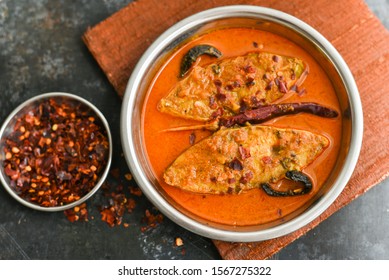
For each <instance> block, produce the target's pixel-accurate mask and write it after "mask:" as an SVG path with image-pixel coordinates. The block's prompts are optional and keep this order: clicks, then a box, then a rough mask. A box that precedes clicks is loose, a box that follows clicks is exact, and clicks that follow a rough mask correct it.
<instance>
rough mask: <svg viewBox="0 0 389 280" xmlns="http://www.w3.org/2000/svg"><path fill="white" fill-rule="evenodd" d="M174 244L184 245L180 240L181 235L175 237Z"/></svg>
mask: <svg viewBox="0 0 389 280" xmlns="http://www.w3.org/2000/svg"><path fill="white" fill-rule="evenodd" d="M175 244H176V246H177V247H181V246H183V245H184V241H183V240H182V238H181V237H176V239H175Z"/></svg>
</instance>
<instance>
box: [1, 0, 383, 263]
mask: <svg viewBox="0 0 389 280" xmlns="http://www.w3.org/2000/svg"><path fill="white" fill-rule="evenodd" d="M129 2H131V1H128V0H127V1H125V0H96V1H87V0H83V1H81V0H78V1H65V0H62V1H49V0H36V1H22V0H0V97H1V98H0V108H1V110H0V122H3V121H4V120H5V118H6V116H7V115H8V114H9V113H10V112H11V111H12V110H13V108H14V107H16V106H17V105H18V104H20V103H21V102H22V101H24V100H26V99H28V98H30V97H32V96H35V95H37V94H40V93H44V92H51V91H64V92H71V93H74V94H77V95H80V96H83V97H85V98H86V99H88V100H89V101H91V102H92V103H94V104H95V105H96V106H97V107H98V108H99V109H101V111H102V112H103V114H104V115H105V116H106V117H107V119H108V121H109V123H110V126H111V130H112V133H113V139H114V147H115V148H114V159H113V167H114V168H119V169H120V171H121V172H120V173H121V174H122V175H124V174H125V173H127V172H128V169H127V166H126V164H125V161H124V159H123V157H122V155H121V145H120V133H119V112H120V105H121V103H120V100H119V98H118V97H117V96H116V93H115V92H114V90H113V88H112V87H111V85H110V84H109V82H108V81H107V79H106V77H105V75H104V74H103V72H102V71H101V70H100V69H99V67H98V65H97V64H96V62H95V61H94V59H93V57H92V56H91V54H90V53H89V52H88V50H87V48H86V47H85V45H84V44H83V42H82V40H81V36H82V34H83V33H84V32H85V30H86V29H87V28H88V27H89V26H93V25H95V24H97V23H99V22H100V21H102V20H104V19H105V18H107V17H108V16H110V15H111V14H112V13H114V12H115V11H117V10H119V9H120V8H122V7H124V6H125V5H127V4H128V3H129ZM366 3H367V4H368V5H369V6H370V8H371V9H372V10H373V12H374V13H375V14H376V15H377V16H378V17H379V18H380V19H381V20H382V22H383V23H384V24H385V25H386V27H387V28H389V1H385V0H368V1H366ZM367 176H368V174H367ZM108 181H109V182H110V183H111V184H122V185H124V186H130V185H134V183H133V182H128V181H127V180H125V179H124V177H123V176H122V177H121V178H120V179H119V180H117V179H115V178H113V177H110V178H109V179H108ZM388 187H389V180H386V181H385V182H383V183H381V184H380V185H378V186H376V187H374V188H373V189H372V190H370V191H369V192H367V193H366V194H365V195H363V196H362V197H360V198H358V199H357V200H355V201H353V202H352V203H351V204H349V205H348V206H346V207H344V208H342V209H341V210H340V211H338V212H337V213H336V214H334V215H333V216H331V217H330V218H329V219H327V220H326V221H324V222H322V223H321V224H320V225H319V226H318V227H316V228H314V229H313V230H311V231H310V232H308V234H306V235H305V236H303V237H301V238H300V239H298V240H297V241H295V242H293V243H292V244H290V245H289V246H287V247H286V248H285V249H283V250H282V251H280V252H279V253H278V254H276V255H275V256H274V257H273V258H275V259H389V236H388V235H387V229H388V228H389V202H388V201H389V193H388V192H387V190H388ZM132 197H133V198H134V199H135V200H136V203H137V206H136V208H135V210H134V212H133V213H132V214H131V215H126V216H125V217H124V221H125V222H128V223H129V224H130V226H129V227H128V228H124V227H123V226H120V227H115V228H110V227H108V225H106V224H105V223H104V222H102V221H101V220H100V214H99V212H98V209H97V207H98V205H100V204H101V201H102V192H98V193H97V194H96V195H95V196H94V197H93V198H92V199H91V200H89V201H88V210H89V212H90V216H93V217H94V219H93V220H92V219H91V218H90V221H89V222H76V223H70V222H69V221H68V220H67V219H66V217H65V215H64V214H63V213H62V212H59V213H42V212H38V211H34V210H30V209H28V208H26V207H24V206H22V205H19V204H18V203H17V202H16V201H15V200H14V199H13V198H11V197H10V196H9V195H8V194H7V193H6V192H5V190H4V189H2V188H1V189H0V259H218V258H220V257H219V254H218V252H217V251H216V249H215V247H214V245H213V243H212V242H211V241H210V240H208V239H206V238H203V237H200V236H198V235H196V234H193V233H191V232H188V231H186V230H185V229H183V228H181V227H179V226H177V225H175V224H174V223H173V222H171V221H169V220H168V219H167V218H165V219H164V221H163V222H162V224H160V225H159V226H157V227H156V228H152V229H149V230H147V231H144V232H142V231H141V227H142V226H144V223H142V221H141V220H142V217H143V216H144V212H145V210H146V209H150V210H152V211H153V208H152V205H151V204H150V203H149V202H148V201H147V199H146V198H145V197H136V196H132ZM175 237H181V238H182V239H183V241H184V246H182V247H176V246H175V245H174V239H175Z"/></svg>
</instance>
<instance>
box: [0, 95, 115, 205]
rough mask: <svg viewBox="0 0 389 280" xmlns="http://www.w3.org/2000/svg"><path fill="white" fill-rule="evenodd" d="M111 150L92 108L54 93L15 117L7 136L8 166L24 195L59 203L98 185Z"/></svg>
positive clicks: (15, 186) (16, 187)
mask: <svg viewBox="0 0 389 280" xmlns="http://www.w3.org/2000/svg"><path fill="white" fill-rule="evenodd" d="M108 151H109V143H108V138H107V131H106V130H105V129H103V125H102V124H100V123H99V121H98V119H97V117H96V116H95V114H94V113H93V112H92V111H91V110H89V109H87V108H85V106H84V105H82V104H80V103H74V102H72V101H68V100H65V99H64V100H61V101H57V100H55V99H54V98H50V99H47V100H45V101H43V102H42V103H40V104H39V105H37V106H36V107H35V108H33V109H31V110H30V111H29V112H27V113H26V114H24V115H23V116H21V117H19V118H18V119H17V120H16V123H15V125H14V128H13V132H11V133H10V134H9V135H8V136H7V138H6V139H5V146H4V153H5V155H6V156H5V160H4V171H5V174H6V175H7V176H8V177H9V179H10V186H11V188H13V189H14V191H15V192H16V193H17V194H18V195H19V196H20V197H22V198H23V199H25V200H27V201H30V202H32V203H35V204H38V205H40V206H43V207H52V206H60V205H65V204H69V203H71V202H74V201H77V200H79V199H80V198H81V197H82V196H84V195H86V194H87V193H88V192H89V191H90V190H91V189H92V188H93V187H94V186H95V184H96V183H97V181H98V180H99V176H100V174H101V173H102V172H103V171H104V168H105V166H106V164H107V159H108Z"/></svg>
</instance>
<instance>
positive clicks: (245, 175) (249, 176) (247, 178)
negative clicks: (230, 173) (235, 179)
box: [239, 170, 254, 184]
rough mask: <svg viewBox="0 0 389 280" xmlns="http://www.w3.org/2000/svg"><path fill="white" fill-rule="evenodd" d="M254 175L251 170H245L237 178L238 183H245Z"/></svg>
mask: <svg viewBox="0 0 389 280" xmlns="http://www.w3.org/2000/svg"><path fill="white" fill-rule="evenodd" d="M253 177H254V174H253V172H251V171H250V170H249V171H247V172H246V173H245V174H244V175H243V176H242V177H241V178H240V180H239V182H240V183H242V184H247V183H248V182H250V180H251V179H252V178H253Z"/></svg>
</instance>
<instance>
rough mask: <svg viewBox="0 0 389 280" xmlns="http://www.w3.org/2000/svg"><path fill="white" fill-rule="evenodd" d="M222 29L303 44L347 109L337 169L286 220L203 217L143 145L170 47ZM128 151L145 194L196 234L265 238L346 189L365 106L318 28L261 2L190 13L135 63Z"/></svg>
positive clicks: (124, 128)
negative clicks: (171, 188)
mask: <svg viewBox="0 0 389 280" xmlns="http://www.w3.org/2000/svg"><path fill="white" fill-rule="evenodd" d="M223 27H252V28H257V29H261V30H265V31H270V32H272V33H275V34H279V35H281V36H283V37H286V38H287V39H289V40H291V41H292V42H295V43H296V44H297V45H299V46H302V47H303V48H304V49H305V50H306V51H308V52H309V53H310V54H311V55H312V56H314V57H315V59H316V60H317V61H318V62H319V63H320V65H321V66H322V68H323V69H324V70H325V71H326V72H327V74H328V76H329V77H330V79H331V82H332V83H333V86H334V88H335V89H336V92H337V95H338V100H339V103H340V107H341V110H342V112H343V114H342V116H343V120H342V121H343V135H342V143H341V147H343V148H342V149H341V152H340V154H339V157H338V159H337V163H336V166H335V169H334V170H333V172H332V173H331V175H330V178H329V179H328V180H327V182H326V185H325V186H323V188H322V190H321V191H320V192H319V194H318V195H317V196H316V197H315V200H314V201H313V202H312V203H311V204H310V205H307V206H306V207H305V208H304V209H302V210H301V211H299V213H295V215H290V216H288V217H287V218H286V219H285V220H283V221H277V222H273V223H271V224H266V225H259V226H247V227H244V226H242V227H234V226H226V225H221V224H217V223H213V222H210V221H207V220H202V219H199V218H198V217H196V216H194V215H192V214H191V213H189V212H188V211H186V210H184V209H182V208H181V207H180V206H179V205H177V203H174V201H173V200H172V199H171V198H170V197H169V196H168V195H167V194H166V193H165V192H164V191H163V190H162V188H161V187H160V186H159V184H158V181H157V180H156V178H155V177H154V175H153V172H152V170H151V167H150V166H149V165H148V164H149V163H148V160H147V155H146V151H145V149H144V147H143V134H142V126H141V123H142V108H143V104H144V102H145V95H146V90H147V87H148V86H149V83H150V81H151V79H152V77H153V76H154V75H155V73H156V71H157V68H158V65H160V63H161V62H162V61H163V60H164V59H165V58H166V56H167V55H168V54H169V51H170V50H172V49H173V48H175V47H177V46H180V45H181V44H183V43H184V42H185V40H187V39H188V38H190V37H192V36H196V35H201V34H204V33H205V32H208V31H210V30H214V29H218V28H223ZM121 133H122V134H121V135H122V143H123V149H124V155H125V158H126V160H127V163H128V165H129V167H130V169H131V171H132V174H133V176H134V178H135V180H136V181H137V183H138V184H139V186H140V187H141V188H142V190H143V192H144V194H145V195H146V196H147V197H148V198H149V199H150V200H151V202H152V203H153V204H154V205H155V206H156V207H157V208H158V209H159V210H160V211H162V212H163V213H164V214H165V215H166V216H167V217H169V218H170V219H171V220H173V221H174V222H176V223H177V224H179V225H181V226H182V227H184V228H186V229H188V230H191V231H193V232H195V233H197V234H200V235H203V236H206V237H209V238H213V239H218V240H225V241H240V242H248V241H261V240H266V239H271V238H275V237H279V236H282V235H285V234H288V233H291V232H293V231H295V230H297V229H299V228H301V227H303V226H304V225H306V224H308V223H309V222H311V221H312V220H314V219H315V218H317V217H318V216H319V215H320V214H321V213H322V212H323V211H325V210H326V209H327V208H328V207H329V206H330V205H331V204H332V203H333V202H334V200H335V199H336V198H337V197H338V195H339V194H340V193H341V192H342V190H343V188H344V187H345V185H346V184H347V182H348V180H349V178H350V176H351V174H352V172H353V170H354V167H355V165H356V162H357V159H358V156H359V152H360V148H361V143H362V133H363V115H362V106H361V101H360V97H359V93H358V89H357V86H356V84H355V81H354V79H353V76H352V74H351V72H350V70H349V68H348V66H347V65H346V63H345V62H344V60H343V59H342V57H341V56H340V54H339V53H338V52H337V51H336V49H335V48H334V47H333V46H332V45H331V44H330V43H329V42H328V41H327V40H326V39H325V38H324V37H323V36H322V35H321V34H320V33H318V32H317V31H316V30H315V29H313V28H312V27H310V26H309V25H307V24H306V23H304V22H303V21H301V20H299V19H297V18H295V17H293V16H291V15H288V14H285V13H283V12H280V11H277V10H273V9H269V8H263V7H257V6H240V5H238V6H225V7H219V8H214V9H210V10H206V11H203V12H200V13H198V14H195V15H193V16H190V17H188V18H186V19H184V20H182V21H181V22H179V23H177V24H175V25H174V26H172V27H171V28H170V29H168V30H167V31H166V32H164V33H163V34H162V35H161V36H160V37H159V38H158V39H157V40H156V41H155V42H154V43H153V44H152V45H151V46H150V47H149V48H148V50H147V51H146V52H145V53H144V55H143V56H142V57H141V59H140V60H139V62H138V64H137V65H136V67H135V69H134V71H133V74H132V75H131V78H130V80H129V82H128V85H127V89H126V92H125V95H124V100H123V106H122V115H121Z"/></svg>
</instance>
